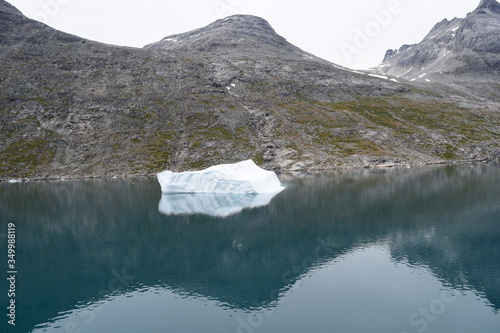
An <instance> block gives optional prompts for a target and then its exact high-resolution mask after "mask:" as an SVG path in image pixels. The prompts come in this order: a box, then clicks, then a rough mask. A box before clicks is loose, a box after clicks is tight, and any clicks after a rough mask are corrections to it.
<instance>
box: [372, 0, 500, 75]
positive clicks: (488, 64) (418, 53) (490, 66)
mask: <svg viewBox="0 0 500 333" xmlns="http://www.w3.org/2000/svg"><path fill="white" fill-rule="evenodd" d="M499 35H500V3H498V2H497V1H496V0H482V1H481V2H480V4H479V6H478V7H477V8H476V9H475V10H474V11H473V12H471V13H469V14H468V15H467V16H466V17H465V18H463V19H460V18H454V19H452V20H447V19H444V20H442V21H441V22H439V23H437V24H436V25H435V26H434V27H433V28H432V29H431V31H430V32H429V33H428V34H427V35H426V37H425V38H424V39H423V40H422V41H421V42H420V43H418V44H413V45H403V46H402V47H401V48H400V49H398V50H388V51H387V52H386V54H385V57H384V60H383V62H382V65H381V66H380V69H378V72H382V73H385V74H388V75H391V76H395V77H399V78H404V79H407V80H412V81H424V80H429V81H432V80H438V81H443V80H444V81H446V78H443V77H440V75H441V74H443V75H445V76H448V78H449V77H450V75H451V76H464V75H465V76H468V77H474V76H476V77H477V78H478V79H483V78H486V79H488V80H493V81H496V80H498V76H499V75H500V39H499V38H498V36H499ZM478 73H479V74H481V77H478V75H477V74H478ZM429 75H433V77H429ZM441 76H442V75H441Z"/></svg>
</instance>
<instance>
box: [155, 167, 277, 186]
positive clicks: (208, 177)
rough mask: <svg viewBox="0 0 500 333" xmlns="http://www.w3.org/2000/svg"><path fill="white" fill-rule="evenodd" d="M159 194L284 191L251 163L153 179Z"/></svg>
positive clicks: (167, 173)
mask: <svg viewBox="0 0 500 333" xmlns="http://www.w3.org/2000/svg"><path fill="white" fill-rule="evenodd" d="M157 177H158V182H159V183H160V186H161V191H162V193H233V194H235V193H240V194H259V193H278V192H280V191H282V190H283V189H284V187H283V186H281V182H280V181H279V179H278V177H277V176H276V174H275V173H274V172H272V171H266V170H264V169H262V168H260V167H259V166H257V165H256V164H255V163H254V162H253V161H252V160H246V161H242V162H239V163H235V164H221V165H215V166H212V167H210V168H207V169H205V170H201V171H190V172H181V173H175V172H171V171H164V172H161V173H159V174H158V175H157Z"/></svg>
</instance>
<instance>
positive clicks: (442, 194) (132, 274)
mask: <svg viewBox="0 0 500 333" xmlns="http://www.w3.org/2000/svg"><path fill="white" fill-rule="evenodd" d="M499 169H500V168H498V167H495V166H490V165H477V166H476V165H464V166H446V167H429V168H421V169H410V170H407V169H391V170H358V171H338V172H330V173H316V174H298V175H281V177H280V178H281V181H282V182H283V183H285V184H287V185H288V188H287V189H286V190H285V191H283V192H281V193H279V194H278V195H277V196H276V197H274V198H272V200H270V202H269V204H267V205H264V206H260V205H259V206H260V207H257V208H251V209H250V208H248V209H244V210H241V211H240V212H239V213H234V212H232V214H231V215H229V216H226V217H214V216H207V215H200V214H192V215H186V214H184V215H168V216H167V215H164V214H161V213H160V212H159V210H158V201H159V200H160V199H161V200H164V199H163V198H160V196H161V194H160V191H159V186H158V184H157V183H156V181H155V180H153V179H146V180H109V181H98V180H85V181H68V182H63V181H57V182H32V183H22V184H4V185H0V215H1V223H2V230H6V226H5V224H6V223H7V222H11V221H13V222H15V223H16V226H17V237H18V248H19V264H18V271H19V272H21V273H20V275H19V281H18V289H19V290H22V292H20V293H19V294H18V296H17V299H16V302H17V304H18V308H19V309H22V313H21V312H20V314H19V318H18V319H19V324H18V326H17V329H18V330H19V331H22V332H25V331H30V330H32V329H33V328H34V327H35V326H36V325H37V324H41V323H47V322H49V323H50V322H56V321H57V320H58V319H57V318H58V316H62V317H64V314H67V313H68V311H70V312H71V311H73V310H75V309H79V308H81V307H86V306H97V305H96V304H99V302H100V301H104V300H106V299H108V298H109V297H111V296H112V297H117V298H119V297H125V296H126V295H136V294H137V293H139V294H140V293H141V292H142V293H147V292H151V291H154V290H156V291H157V293H159V294H162V293H170V294H172V295H179V296H181V297H199V298H203V299H207V300H215V301H217V304H219V306H221V307H224V308H225V309H234V310H243V311H254V310H259V311H262V310H265V309H269V308H273V307H276V306H278V304H279V302H280V298H281V297H283V295H284V294H285V293H287V292H288V291H290V290H291V288H292V287H293V286H294V284H295V283H296V282H297V281H299V280H304V279H306V280H307V278H308V277H310V276H312V275H313V274H314V272H315V271H318V270H321V269H322V268H324V267H325V265H326V264H327V263H330V262H332V260H333V261H335V260H336V259H339V258H343V257H345V256H349V254H350V253H353V251H357V249H369V248H371V247H373V246H375V245H376V246H379V245H382V246H383V248H384V249H386V250H384V251H386V252H387V253H388V254H389V255H390V256H391V257H392V259H391V260H392V261H393V262H394V263H398V264H403V265H405V266H406V267H426V269H428V270H429V271H431V272H432V274H434V275H435V276H436V277H437V278H438V279H439V280H440V281H442V284H443V285H444V286H448V287H449V288H452V289H454V290H462V291H464V292H465V291H472V292H474V293H475V294H476V295H477V297H479V298H480V299H481V300H482V302H483V303H484V304H486V305H487V306H488V307H489V308H491V310H492V311H494V312H495V313H497V314H498V310H499V309H500V264H499V263H500V226H499V222H500V170H499ZM160 207H162V205H161V204H160ZM160 210H161V208H160ZM197 212H198V211H197V210H193V213H197ZM219 215H228V214H219ZM0 242H1V243H0V245H1V246H2V247H5V239H0ZM1 257H2V262H6V254H5V253H4V252H1ZM1 283H2V284H0V290H6V289H4V288H5V287H6V285H5V283H6V282H5V281H2V282H1ZM2 302H4V299H2ZM1 306H2V308H4V309H5V307H6V304H4V303H2V304H1ZM75 311H77V310H75ZM410 314H411V312H409V313H408V315H410ZM145 331H148V330H147V329H146V330H145Z"/></svg>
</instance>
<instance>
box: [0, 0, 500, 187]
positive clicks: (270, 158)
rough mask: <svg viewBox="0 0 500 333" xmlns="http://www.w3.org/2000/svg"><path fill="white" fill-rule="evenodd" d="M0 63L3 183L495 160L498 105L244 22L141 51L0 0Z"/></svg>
mask: <svg viewBox="0 0 500 333" xmlns="http://www.w3.org/2000/svg"><path fill="white" fill-rule="evenodd" d="M0 58H1V61H0V143H1V145H0V178H3V179H9V178H50V177H82V176H114V175H117V176H121V175H144V174H153V173H156V172H158V171H161V170H165V169H171V170H186V169H195V168H201V167H205V166H209V165H212V164H215V163H221V162H234V161H238V160H242V159H247V158H252V159H254V160H255V161H256V162H257V163H258V164H260V165H261V166H264V167H265V168H268V169H275V170H299V169H323V168H333V167H345V166H357V167H360V166H373V165H380V164H422V163H438V162H444V161H455V160H471V159H472V160H485V159H487V160H494V159H498V155H499V142H500V140H499V138H500V134H499V124H500V119H499V118H500V116H499V114H498V111H497V110H498V104H497V103H496V102H494V101H476V100H464V99H463V97H462V96H457V97H453V98H452V97H449V96H448V95H440V94H437V93H436V92H435V91H434V90H433V89H429V90H427V89H426V88H422V87H415V86H413V85H409V84H401V83H397V82H392V81H390V80H382V79H378V78H374V77H371V76H366V75H363V74H360V73H357V72H352V71H349V70H347V69H344V68H341V67H339V66H336V65H334V64H331V63H329V62H327V61H324V60H322V59H319V58H317V57H315V56H313V55H311V54H309V53H307V52H304V51H302V50H300V49H299V48H297V47H295V46H293V45H291V44H290V43H288V42H287V41H286V40H285V39H284V38H283V37H281V36H279V35H277V34H276V33H275V31H274V30H273V29H272V28H271V26H270V25H269V23H268V22H266V21H265V20H263V19H261V18H257V17H253V16H232V17H229V18H226V19H224V20H219V21H217V22H215V23H213V24H211V25H209V26H207V27H204V28H201V29H198V30H195V31H192V32H188V33H185V34H178V35H174V36H169V37H166V38H164V39H163V40H161V41H159V42H158V43H154V44H151V45H148V46H147V47H145V48H142V49H139V48H127V47H117V46H111V45H105V44H100V43H97V42H93V41H89V40H85V39H82V38H79V37H76V36H72V35H68V34H65V33H62V32H59V31H56V30H54V29H51V28H50V27H48V26H45V25H43V24H41V23H39V22H36V21H32V20H30V19H28V18H26V17H25V16H24V15H22V14H21V13H20V12H19V11H17V10H16V9H15V8H14V7H12V6H11V5H9V4H8V3H7V2H5V1H4V0H0ZM496 89H498V88H496Z"/></svg>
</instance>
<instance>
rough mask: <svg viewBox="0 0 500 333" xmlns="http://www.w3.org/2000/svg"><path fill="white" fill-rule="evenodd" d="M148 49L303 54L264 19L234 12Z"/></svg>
mask: <svg viewBox="0 0 500 333" xmlns="http://www.w3.org/2000/svg"><path fill="white" fill-rule="evenodd" d="M145 48H150V49H157V50H165V51H166V50H171V51H183V52H204V53H214V54H223V55H228V54H244V53H248V52H255V51H257V50H258V51H259V52H260V53H261V54H266V53H267V54H271V53H272V54H276V53H280V54H294V55H296V54H298V53H300V54H303V53H304V52H303V51H302V52H301V51H300V49H298V48H297V47H295V46H293V45H292V44H290V43H288V42H287V40H286V39H285V38H283V37H282V36H280V35H278V34H277V33H276V31H275V30H274V29H273V28H272V27H271V25H270V24H269V23H268V22H267V21H266V20H265V19H263V18H260V17H257V16H253V15H232V16H228V17H226V18H224V19H220V20H217V21H215V22H213V23H211V24H209V25H207V26H205V27H203V28H199V29H195V30H192V31H189V32H186V33H181V34H175V35H170V36H167V37H165V38H163V39H161V40H160V41H158V42H156V43H152V44H148V45H146V46H145Z"/></svg>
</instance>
